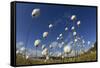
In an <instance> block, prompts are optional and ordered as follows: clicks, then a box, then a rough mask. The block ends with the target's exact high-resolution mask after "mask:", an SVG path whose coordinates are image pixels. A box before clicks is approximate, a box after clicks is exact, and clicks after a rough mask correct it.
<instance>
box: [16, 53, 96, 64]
mask: <svg viewBox="0 0 100 68" xmlns="http://www.w3.org/2000/svg"><path fill="white" fill-rule="evenodd" d="M95 60H96V51H89V52H88V53H85V54H82V55H79V56H77V57H70V58H64V59H61V58H59V59H52V60H51V59H50V60H48V61H47V62H44V59H38V60H37V59H35V60H34V59H27V60H26V59H25V58H24V57H22V55H19V54H17V56H16V64H17V65H34V64H51V63H63V62H64V63H67V62H83V61H95Z"/></svg>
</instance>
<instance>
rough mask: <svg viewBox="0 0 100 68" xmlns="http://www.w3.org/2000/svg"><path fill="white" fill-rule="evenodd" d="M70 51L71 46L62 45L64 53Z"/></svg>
mask: <svg viewBox="0 0 100 68" xmlns="http://www.w3.org/2000/svg"><path fill="white" fill-rule="evenodd" d="M70 52H71V46H65V47H64V53H65V54H68V53H70Z"/></svg>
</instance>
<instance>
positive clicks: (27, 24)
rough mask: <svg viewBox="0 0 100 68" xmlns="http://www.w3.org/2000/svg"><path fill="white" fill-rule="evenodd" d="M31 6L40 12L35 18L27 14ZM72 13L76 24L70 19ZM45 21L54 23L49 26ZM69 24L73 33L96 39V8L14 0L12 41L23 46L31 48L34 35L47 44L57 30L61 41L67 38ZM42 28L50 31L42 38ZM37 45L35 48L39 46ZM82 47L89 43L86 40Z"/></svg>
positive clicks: (92, 39) (56, 34)
mask: <svg viewBox="0 0 100 68" xmlns="http://www.w3.org/2000/svg"><path fill="white" fill-rule="evenodd" d="M35 8H39V9H40V15H39V16H38V17H37V18H33V17H32V16H31V13H32V10H33V9H35ZM72 15H76V17H77V19H76V21H75V22H77V21H78V20H80V21H81V25H80V27H79V28H78V27H77V25H75V22H72V21H71V20H70V17H71V16H72ZM55 23H56V24H55ZM49 24H53V25H54V27H53V28H52V29H49V27H48V26H49ZM73 25H74V26H75V28H76V32H77V34H78V35H80V36H83V38H84V40H85V41H86V42H87V41H91V44H93V43H95V42H96V8H94V7H78V6H61V5H45V4H28V3H17V4H16V43H18V42H23V43H24V46H25V47H26V48H30V49H35V46H34V41H35V40H36V39H40V40H41V45H42V44H46V47H48V46H49V45H50V44H51V43H53V42H58V41H56V38H57V36H59V34H60V33H63V37H64V41H65V40H68V42H70V38H68V37H69V36H70V32H71V30H70V29H71V27H72V26H73ZM66 26H67V27H68V29H69V30H68V32H65V31H64V29H65V27H66ZM45 31H48V32H49V31H50V33H49V35H48V37H47V38H45V39H43V37H42V34H43V32H45ZM68 42H67V43H68ZM41 45H40V46H39V48H38V49H39V50H41ZM85 47H86V48H89V47H90V46H88V45H87V43H86V44H85ZM56 50H60V49H56Z"/></svg>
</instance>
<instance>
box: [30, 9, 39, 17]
mask: <svg viewBox="0 0 100 68" xmlns="http://www.w3.org/2000/svg"><path fill="white" fill-rule="evenodd" d="M39 15H40V9H38V8H36V9H33V11H32V16H33V17H38V16H39Z"/></svg>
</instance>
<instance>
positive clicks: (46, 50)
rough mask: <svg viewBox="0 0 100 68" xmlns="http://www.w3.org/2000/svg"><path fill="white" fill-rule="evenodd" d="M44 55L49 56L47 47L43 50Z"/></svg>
mask: <svg viewBox="0 0 100 68" xmlns="http://www.w3.org/2000/svg"><path fill="white" fill-rule="evenodd" d="M42 55H43V56H47V55H48V49H47V48H45V49H44V50H43V51H42Z"/></svg>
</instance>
